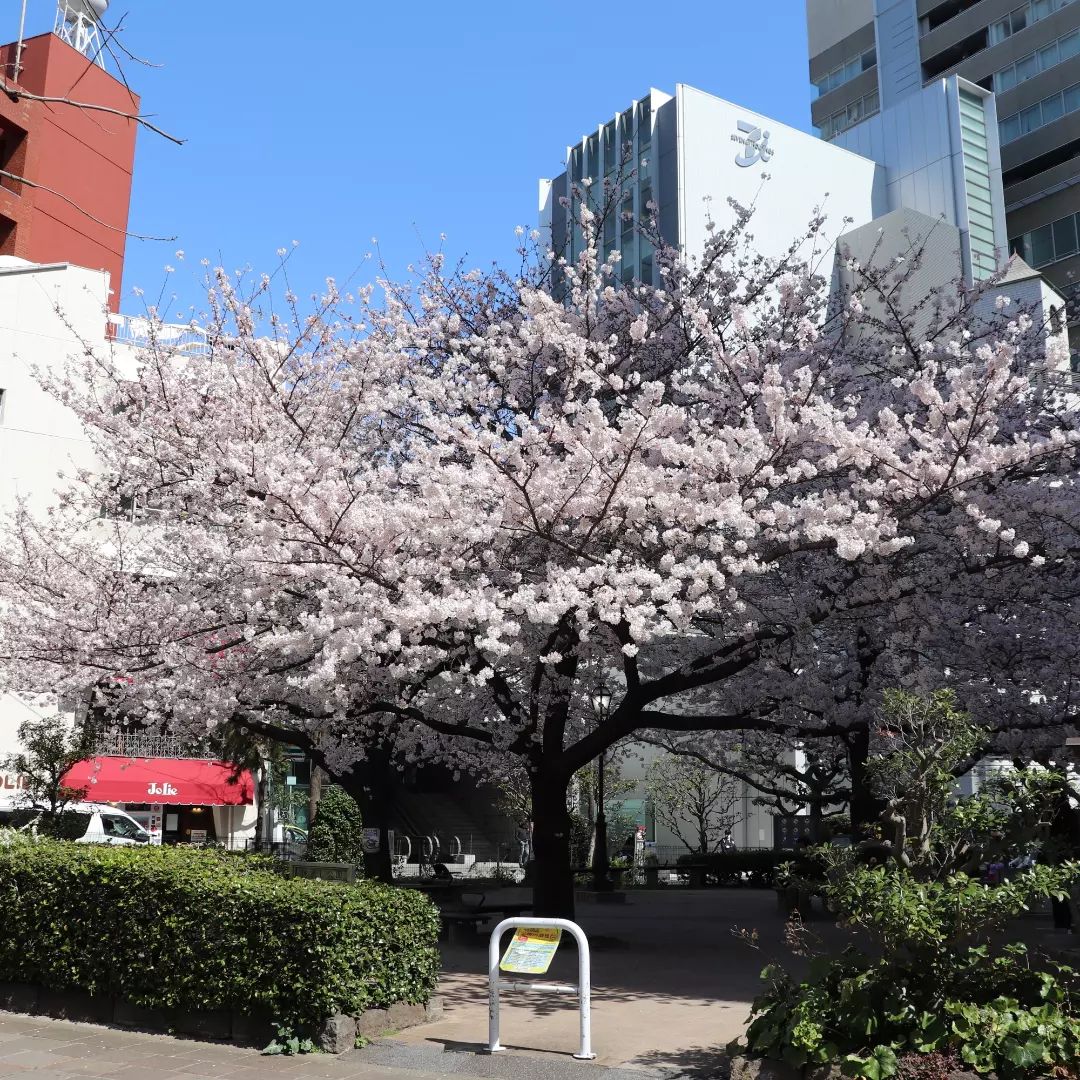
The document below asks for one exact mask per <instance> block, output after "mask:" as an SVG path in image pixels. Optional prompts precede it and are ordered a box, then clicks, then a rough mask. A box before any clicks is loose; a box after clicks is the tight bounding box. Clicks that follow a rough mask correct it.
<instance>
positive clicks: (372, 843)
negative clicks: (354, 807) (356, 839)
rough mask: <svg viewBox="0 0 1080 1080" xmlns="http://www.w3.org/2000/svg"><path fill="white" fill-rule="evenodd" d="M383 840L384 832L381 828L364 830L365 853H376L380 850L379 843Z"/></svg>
mask: <svg viewBox="0 0 1080 1080" xmlns="http://www.w3.org/2000/svg"><path fill="white" fill-rule="evenodd" d="M381 840H382V832H381V831H380V830H379V829H365V830H364V853H365V854H366V855H376V854H378V851H379V843H380V841H381Z"/></svg>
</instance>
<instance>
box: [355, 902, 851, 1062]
mask: <svg viewBox="0 0 1080 1080" xmlns="http://www.w3.org/2000/svg"><path fill="white" fill-rule="evenodd" d="M491 899H492V898H491V897H489V902H490V900H491ZM577 921H578V922H579V923H580V925H581V926H582V927H583V928H584V930H585V932H586V934H587V935H588V937H589V940H590V942H591V944H592V969H593V1013H592V1026H593V1035H592V1042H593V1049H594V1050H595V1051H596V1053H597V1063H598V1064H600V1065H604V1066H608V1067H613V1068H619V1069H638V1070H659V1071H662V1072H664V1073H670V1074H674V1075H693V1076H702V1077H706V1076H714V1075H717V1073H718V1072H719V1071H721V1070H722V1069H723V1068H724V1065H725V1060H724V1055H723V1053H722V1050H723V1047H724V1046H725V1045H726V1044H727V1043H728V1042H729V1041H731V1040H732V1039H734V1038H737V1037H738V1036H739V1035H741V1033H742V1031H743V1029H744V1026H745V1022H746V1018H747V1015H748V1014H749V1010H750V1002H751V1001H752V1000H753V998H754V996H755V995H756V994H757V992H758V989H759V986H760V980H759V974H760V971H761V969H762V968H763V967H765V965H766V964H768V963H770V962H772V961H774V960H780V961H782V962H784V963H785V964H786V965H787V966H789V967H793V968H797V965H796V964H793V957H792V956H791V954H790V952H789V951H788V950H787V948H786V946H785V945H784V941H783V933H784V918H783V917H782V915H781V913H780V911H779V909H778V906H777V900H776V894H775V892H773V891H771V890H753V889H706V890H701V891H696V890H689V889H682V888H673V889H671V890H658V891H637V892H631V893H629V895H628V902H627V903H626V904H625V905H613V904H596V903H581V904H579V905H578V911H577ZM811 926H812V927H813V928H814V930H815V931H816V932H820V933H822V934H824V935H825V936H830V937H831V936H832V935H834V934H836V933H837V932H836V930H835V927H833V925H832V923H831V920H825V919H820V920H818V921H815V922H813V923H811ZM748 941H749V942H752V944H751V943H748ZM486 945H487V936H486V934H484V935H479V936H478V937H477V940H476V941H475V943H473V944H471V945H464V946H462V945H452V946H447V947H445V948H444V950H443V975H442V978H441V982H440V989H439V993H440V995H441V996H442V998H443V1002H444V1007H445V1008H444V1016H443V1019H442V1020H439V1021H437V1022H435V1023H432V1024H424V1025H422V1026H420V1027H416V1028H410V1029H408V1030H406V1031H402V1032H399V1033H397V1034H396V1035H395V1036H394V1041H395V1042H396V1043H398V1044H404V1045H405V1046H408V1047H412V1048H414V1050H413V1056H412V1058H410V1060H412V1061H414V1062H417V1063H425V1064H426V1065H427V1067H431V1068H435V1069H438V1068H439V1067H440V1066H439V1062H440V1060H445V1059H444V1058H442V1057H441V1055H444V1054H446V1053H452V1054H455V1055H459V1056H460V1055H475V1054H476V1052H477V1050H478V1049H479V1048H480V1047H481V1046H483V1044H484V1042H485V1040H486V1038H487V974H486V968H487V951H486ZM576 976H577V952H576V948H575V946H574V943H573V940H572V939H571V938H570V937H569V935H564V939H563V942H562V944H561V945H560V947H559V952H558V954H557V956H556V958H555V961H554V962H553V964H552V966H551V970H550V972H549V974H548V975H547V976H544V978H545V979H551V980H552V981H558V982H575V981H576ZM501 1012H502V1021H501V1029H502V1030H501V1041H502V1043H503V1045H505V1046H507V1047H508V1048H509V1052H510V1053H511V1054H514V1053H517V1054H521V1053H533V1054H535V1053H541V1054H544V1055H546V1057H547V1059H548V1060H549V1061H550V1062H552V1063H554V1062H555V1061H559V1060H562V1059H566V1058H569V1055H571V1054H572V1053H573V1051H574V1050H575V1049H576V1048H577V1030H578V1028H577V1025H578V1013H577V1000H576V998H571V997H566V996H562V995H553V994H542V993H537V992H529V991H520V992H513V993H511V992H506V993H504V994H503V995H502V1010H501ZM420 1050H423V1054H419V1056H418V1052H419V1051H420ZM362 1053H363V1054H365V1055H368V1056H369V1058H370V1059H371V1060H372V1061H379V1062H386V1063H388V1064H389V1063H393V1062H395V1061H401V1060H402V1057H400V1056H399V1057H397V1058H395V1057H394V1056H393V1055H392V1054H390V1053H389V1052H388V1051H387V1049H386V1047H385V1045H384V1046H383V1047H382V1048H380V1047H372V1048H369V1049H368V1050H365V1051H362ZM474 1060H475V1058H474ZM463 1068H466V1067H465V1066H463Z"/></svg>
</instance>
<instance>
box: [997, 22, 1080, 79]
mask: <svg viewBox="0 0 1080 1080" xmlns="http://www.w3.org/2000/svg"><path fill="white" fill-rule="evenodd" d="M1078 54H1080V30H1073V31H1072V33H1070V34H1066V35H1065V36H1064V37H1061V38H1058V39H1057V41H1051V42H1050V44H1049V45H1047V46H1045V47H1044V48H1042V49H1039V50H1038V52H1033V53H1031V55H1030V56H1025V57H1024V58H1023V59H1022V60H1017V61H1016V63H1015V64H1010V65H1009V66H1008V67H1007V68H1005V69H1004V71H998V72H996V73H995V74H994V90H995V91H996V92H997V93H999V94H1000V93H1003V92H1004V91H1005V90H1011V89H1012V88H1013V87H1014V86H1016V85H1017V84H1018V83H1022V82H1026V81H1027V80H1028V79H1031V78H1034V77H1035V76H1036V75H1038V74H1039V73H1040V72H1043V71H1049V70H1050V68H1052V67H1054V66H1055V65H1056V64H1061V63H1064V62H1065V61H1066V60H1071V59H1072V58H1073V57H1074V56H1076V55H1078Z"/></svg>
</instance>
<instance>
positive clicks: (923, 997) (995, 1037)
mask: <svg viewBox="0 0 1080 1080" xmlns="http://www.w3.org/2000/svg"><path fill="white" fill-rule="evenodd" d="M980 737H981V733H980V731H979V730H978V729H977V728H976V727H975V725H974V724H973V723H972V722H971V721H970V720H969V718H968V717H967V716H966V715H965V714H963V713H962V712H960V711H959V710H958V709H957V708H956V706H955V702H954V699H953V697H952V695H951V694H949V693H947V692H939V693H937V694H934V695H932V696H931V697H929V698H920V697H916V696H914V695H911V694H906V693H901V692H899V691H889V692H886V694H885V709H884V722H883V723H882V725H881V729H880V733H879V738H880V739H881V741H882V742H883V743H884V748H883V750H882V752H881V753H880V754H879V755H878V756H877V757H876V758H875V759H874V761H872V762H871V766H870V771H871V776H872V778H873V781H874V787H875V794H876V795H877V796H878V797H879V798H880V799H881V801H882V804H883V806H884V809H883V812H882V815H881V825H882V829H883V832H884V833H885V840H886V841H887V842H885V841H881V842H874V843H870V842H866V843H862V844H859V845H857V846H855V847H848V848H836V847H832V848H819V849H816V850H814V851H813V852H811V853H809V854H808V855H807V857H805V858H803V859H801V860H799V862H798V863H796V864H795V865H793V866H792V867H791V868H790V869H788V870H786V871H785V878H786V880H787V884H788V887H791V888H799V889H806V890H807V891H819V892H821V894H822V895H823V896H824V898H825V900H826V902H827V904H828V906H829V909H830V910H831V911H835V912H837V913H838V914H839V916H840V918H841V920H842V921H843V922H844V923H846V924H847V925H848V926H851V927H856V928H858V929H860V930H861V931H863V932H864V933H865V934H866V935H868V936H869V937H870V939H871V940H872V942H873V947H872V948H866V949H863V948H856V947H855V946H851V947H849V948H848V949H847V950H845V951H844V952H843V953H842V954H841V955H840V956H834V955H829V954H827V953H823V954H819V955H817V956H815V957H814V959H813V960H812V962H811V964H810V968H809V974H808V976H807V978H805V979H804V980H802V981H801V982H796V981H795V980H794V979H792V978H791V977H790V976H789V975H788V974H787V973H785V972H784V971H783V970H781V969H780V968H778V967H775V966H774V967H770V968H767V969H766V970H765V972H763V978H764V980H765V983H766V989H765V991H764V993H763V994H762V995H761V996H760V997H758V999H757V1000H756V1001H755V1002H754V1004H753V1007H752V1013H751V1022H750V1025H749V1027H748V1029H747V1032H746V1044H747V1047H748V1048H749V1050H750V1051H751V1052H752V1053H755V1054H760V1055H762V1056H764V1057H770V1058H779V1059H781V1060H783V1061H785V1062H787V1063H788V1064H789V1065H793V1066H796V1067H802V1066H809V1067H811V1068H812V1067H815V1066H819V1065H821V1066H825V1065H831V1064H840V1065H841V1067H842V1069H843V1073H844V1075H846V1076H852V1077H865V1078H867V1080H884V1078H886V1077H892V1076H901V1077H918V1076H921V1075H925V1076H930V1075H931V1074H935V1073H940V1072H941V1070H942V1069H943V1068H944V1067H945V1064H946V1063H947V1062H948V1061H951V1060H958V1061H959V1062H962V1063H963V1065H964V1066H967V1067H970V1068H973V1069H975V1070H976V1071H977V1072H979V1073H983V1074H986V1073H991V1072H993V1073H996V1074H997V1075H998V1077H1000V1078H1001V1080H1027V1078H1035V1077H1045V1076H1051V1075H1056V1076H1062V1077H1064V1076H1074V1075H1076V1071H1077V1065H1078V1064H1080V973H1078V972H1077V971H1075V970H1074V969H1072V968H1070V967H1067V966H1065V965H1062V964H1056V963H1051V962H1049V961H1047V960H1045V959H1040V958H1039V957H1038V956H1032V955H1029V954H1028V952H1027V949H1026V948H1025V947H1024V946H1023V945H1021V944H1007V943H1005V942H1004V941H1003V940H1002V935H1001V933H1000V931H1001V929H1002V928H1003V927H1004V926H1005V924H1006V922H1007V920H1009V919H1011V918H1015V917H1017V916H1018V915H1020V914H1022V913H1023V912H1025V911H1027V910H1030V908H1031V907H1032V905H1033V904H1034V903H1036V902H1040V901H1044V900H1046V899H1047V898H1049V897H1064V896H1067V895H1068V890H1069V887H1070V885H1071V884H1073V883H1074V882H1075V881H1076V879H1077V877H1078V875H1080V864H1077V863H1075V862H1069V861H1066V860H1065V855H1066V854H1067V852H1066V851H1065V850H1064V849H1062V848H1061V846H1060V844H1059V843H1057V842H1056V841H1055V838H1054V828H1055V824H1056V823H1060V821H1061V820H1062V815H1064V814H1066V813H1068V812H1069V804H1070V800H1071V798H1072V790H1071V788H1070V786H1069V785H1068V783H1067V780H1066V777H1065V776H1064V775H1062V774H1059V773H1055V772H1052V771H1050V770H1046V769H1040V768H1035V767H1032V768H1028V769H1015V770H1012V771H1010V772H1008V773H1002V774H998V775H997V776H996V777H994V778H993V779H991V780H990V781H988V782H987V784H986V785H985V786H984V788H983V789H982V790H981V791H980V792H979V793H978V794H976V795H973V796H967V797H957V795H956V791H955V778H954V777H955V775H957V774H959V773H960V772H962V771H963V768H964V767H965V763H966V762H967V761H968V760H969V759H970V758H971V757H972V756H973V754H974V753H975V751H976V750H977V749H978V747H979V742H980ZM1032 853H1036V854H1037V855H1038V856H1039V858H1040V860H1041V861H1040V862H1038V863H1036V864H1034V865H1028V866H1027V868H1026V869H1020V868H1019V866H1017V867H1016V869H1015V871H1014V872H1013V873H1012V874H1011V875H1010V876H1007V877H1005V878H1004V879H1003V878H1002V877H1001V876H1000V875H998V876H996V877H995V878H993V879H989V878H983V877H982V876H981V875H980V868H981V867H983V866H986V865H990V864H993V863H998V864H1001V865H1005V864H1008V863H1009V862H1010V860H1014V861H1015V860H1018V859H1019V858H1020V857H1021V856H1024V857H1029V856H1030V855H1031V854H1032ZM800 878H802V880H801V881H800ZM789 939H790V940H792V941H794V942H798V944H799V946H800V947H799V949H798V951H800V952H802V953H803V954H808V955H809V954H813V953H814V952H815V951H817V950H816V948H815V946H814V943H813V942H812V941H810V939H809V936H808V935H806V934H805V932H804V931H802V929H801V928H800V926H799V925H798V924H795V925H793V926H792V927H791V928H790V929H789Z"/></svg>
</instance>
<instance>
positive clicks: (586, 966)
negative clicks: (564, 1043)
mask: <svg viewBox="0 0 1080 1080" xmlns="http://www.w3.org/2000/svg"><path fill="white" fill-rule="evenodd" d="M519 926H536V927H549V926H550V927H554V928H556V929H559V930H569V931H570V933H571V934H573V936H574V940H575V941H576V942H577V947H578V982H577V987H576V988H575V987H573V986H571V985H569V984H567V983H533V982H517V981H514V982H510V981H509V980H504V979H500V978H499V948H500V943H501V941H502V936H503V934H504V933H506V931H507V930H511V929H513V928H515V927H519ZM590 976H591V970H590V963H589V940H588V938H586V937H585V931H584V930H582V929H581V927H580V926H578V924H577V923H575V922H571V921H570V920H569V919H536V918H530V917H529V916H524V917H515V918H512V919H503V921H502V922H501V923H499V925H498V926H496V927H495V929H494V930H492V931H491V939H490V940H489V942H488V1044H487V1049H488V1053H489V1054H495V1053H498V1051H500V1050H502V1049H504V1047H502V1046H500V1045H499V990H500V988H501V989H503V990H540V991H544V992H546V993H549V994H574V993H576V994H577V999H578V1013H579V1017H580V1021H581V1045H580V1047H579V1048H578V1052H577V1053H576V1054H575V1055H574V1057H576V1058H577V1059H578V1060H579V1061H590V1060H592V1059H593V1058H594V1057H596V1055H595V1054H594V1053H593V1051H592V1026H591V1025H592V990H591V985H590V982H589V979H590Z"/></svg>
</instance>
